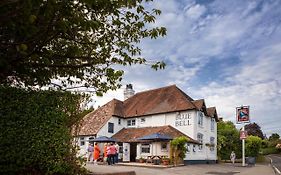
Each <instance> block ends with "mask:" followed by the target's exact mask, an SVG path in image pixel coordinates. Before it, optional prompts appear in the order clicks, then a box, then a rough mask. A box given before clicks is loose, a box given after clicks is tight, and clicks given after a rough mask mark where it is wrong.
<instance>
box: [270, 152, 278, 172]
mask: <svg viewBox="0 0 281 175" xmlns="http://www.w3.org/2000/svg"><path fill="white" fill-rule="evenodd" d="M268 157H269V158H271V160H272V165H274V166H275V167H276V168H277V169H278V171H279V172H278V173H279V174H280V172H281V154H272V155H268Z"/></svg>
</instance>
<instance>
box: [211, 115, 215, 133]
mask: <svg viewBox="0 0 281 175" xmlns="http://www.w3.org/2000/svg"><path fill="white" fill-rule="evenodd" d="M214 130H215V119H214V118H211V131H214Z"/></svg>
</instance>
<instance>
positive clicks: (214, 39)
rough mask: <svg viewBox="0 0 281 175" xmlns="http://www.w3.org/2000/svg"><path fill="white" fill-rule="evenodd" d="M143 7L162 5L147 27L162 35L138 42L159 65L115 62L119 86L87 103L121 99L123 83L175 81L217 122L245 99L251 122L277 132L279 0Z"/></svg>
mask: <svg viewBox="0 0 281 175" xmlns="http://www.w3.org/2000/svg"><path fill="white" fill-rule="evenodd" d="M147 7H148V8H157V9H160V10H161V11H162V14H161V15H160V16H159V17H157V21H156V23H155V24H153V26H165V27H166V28H167V36H166V37H164V38H158V39H157V40H150V39H145V40H143V42H142V43H141V44H140V47H141V49H142V56H144V57H146V58H149V59H150V60H163V61H165V63H166V64H167V66H166V68H165V69H164V70H158V71H154V70H152V69H151V68H150V67H149V66H145V65H134V66H131V67H122V69H124V71H125V75H124V79H123V81H122V84H123V85H124V86H123V87H122V88H121V89H119V90H117V91H110V92H108V93H107V94H104V96H103V97H102V98H100V97H94V98H93V104H94V107H97V106H101V105H103V104H105V103H106V102H108V101H110V100H112V99H113V98H116V99H119V100H123V90H124V89H125V85H126V84H129V83H131V84H133V88H134V90H135V91H136V92H141V91H144V90H149V89H155V88H159V87H164V86H169V85H172V84H175V85H177V86H178V87H179V88H180V89H182V90H183V91H184V92H185V93H186V94H187V95H189V96H190V97H192V98H193V99H202V98H203V99H205V103H206V105H207V107H211V106H215V107H216V109H217V112H218V115H219V117H222V118H223V119H224V120H230V121H233V122H235V109H236V107H239V106H241V105H247V106H248V105H249V106H250V119H251V122H256V123H257V124H259V125H260V126H261V129H262V131H263V132H264V133H265V134H266V135H267V136H270V135H271V134H272V133H279V135H281V111H280V110H281V25H280V23H281V1H280V0H264V1H262V0H248V1H245V0H235V1H233V0H223V1H221V0H154V2H152V3H149V4H148V5H147ZM241 127H242V125H237V128H241Z"/></svg>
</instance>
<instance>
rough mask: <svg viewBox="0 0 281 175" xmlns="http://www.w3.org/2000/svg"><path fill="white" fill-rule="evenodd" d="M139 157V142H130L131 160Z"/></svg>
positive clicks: (133, 160)
mask: <svg viewBox="0 0 281 175" xmlns="http://www.w3.org/2000/svg"><path fill="white" fill-rule="evenodd" d="M136 157H137V143H130V161H131V162H135V161H136Z"/></svg>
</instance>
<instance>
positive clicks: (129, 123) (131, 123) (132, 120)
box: [127, 119, 136, 126]
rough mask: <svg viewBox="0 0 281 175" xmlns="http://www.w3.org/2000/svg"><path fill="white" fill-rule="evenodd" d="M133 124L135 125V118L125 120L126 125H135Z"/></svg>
mask: <svg viewBox="0 0 281 175" xmlns="http://www.w3.org/2000/svg"><path fill="white" fill-rule="evenodd" d="M135 125H136V119H130V120H127V126H135Z"/></svg>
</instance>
